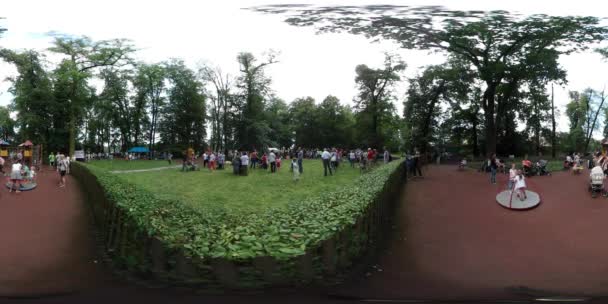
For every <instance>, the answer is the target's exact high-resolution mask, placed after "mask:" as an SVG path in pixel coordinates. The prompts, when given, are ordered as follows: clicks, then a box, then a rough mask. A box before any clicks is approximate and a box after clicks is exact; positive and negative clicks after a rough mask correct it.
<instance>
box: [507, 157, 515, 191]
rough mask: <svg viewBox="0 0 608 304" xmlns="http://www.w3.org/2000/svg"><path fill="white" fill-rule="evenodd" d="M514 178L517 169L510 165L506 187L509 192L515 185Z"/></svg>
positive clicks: (513, 164)
mask: <svg viewBox="0 0 608 304" xmlns="http://www.w3.org/2000/svg"><path fill="white" fill-rule="evenodd" d="M516 177H517V169H515V163H512V164H511V169H510V170H509V185H508V186H507V187H508V188H509V190H513V185H514V184H515V180H516V179H515V178H516Z"/></svg>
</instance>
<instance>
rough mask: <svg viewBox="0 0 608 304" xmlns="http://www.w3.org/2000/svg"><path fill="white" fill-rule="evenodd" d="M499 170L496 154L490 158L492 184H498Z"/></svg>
mask: <svg viewBox="0 0 608 304" xmlns="http://www.w3.org/2000/svg"><path fill="white" fill-rule="evenodd" d="M497 170H498V164H497V163H496V154H492V157H491V158H490V183H492V184H496V171H497Z"/></svg>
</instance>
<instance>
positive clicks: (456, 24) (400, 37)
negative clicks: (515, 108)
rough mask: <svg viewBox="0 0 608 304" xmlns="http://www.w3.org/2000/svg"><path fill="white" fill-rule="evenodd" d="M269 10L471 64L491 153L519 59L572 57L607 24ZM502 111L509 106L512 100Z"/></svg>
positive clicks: (453, 14)
mask: <svg viewBox="0 0 608 304" xmlns="http://www.w3.org/2000/svg"><path fill="white" fill-rule="evenodd" d="M254 10H256V11H260V12H264V13H290V14H291V16H290V17H289V18H287V19H286V22H287V23H288V24H291V25H295V26H317V28H318V29H319V31H320V32H336V31H346V32H349V33H352V34H357V35H365V36H367V37H370V38H375V39H390V40H394V41H396V42H398V43H400V44H401V46H402V47H403V48H407V49H428V50H436V51H445V52H447V53H449V54H452V55H455V56H458V57H460V58H462V59H463V60H465V61H466V62H468V63H469V64H470V65H471V66H472V67H474V68H475V70H476V71H477V73H478V77H479V79H480V80H482V81H483V82H484V84H485V87H484V90H483V95H482V99H481V100H480V106H481V108H482V109H483V111H484V122H485V126H484V127H485V141H486V153H487V154H488V155H489V154H492V153H494V152H496V144H497V121H496V118H497V117H498V118H500V117H502V116H501V115H500V113H497V112H498V110H499V108H500V107H501V103H502V102H507V103H508V102H509V100H512V99H510V98H506V99H502V100H497V94H499V86H501V84H503V82H504V81H505V80H506V82H507V83H509V82H511V86H512V87H516V86H517V84H518V83H517V82H518V81H513V80H517V79H516V78H511V81H509V75H510V74H511V73H513V71H514V70H518V69H519V70H521V67H522V64H521V63H522V62H525V61H528V60H529V59H531V58H536V57H538V56H539V54H540V53H543V52H547V51H549V52H552V53H555V54H556V55H558V56H559V55H560V54H569V53H572V52H575V51H579V50H582V49H586V48H587V47H588V45H589V44H591V43H595V42H599V41H602V40H603V39H605V38H606V35H607V34H608V28H606V27H603V26H599V21H600V20H599V18H596V17H572V16H567V17H562V16H546V15H531V16H528V17H525V18H517V17H516V16H512V15H510V14H508V13H507V12H505V11H492V12H480V11H469V12H463V11H453V10H448V9H445V8H443V7H439V6H427V7H406V6H391V5H367V6H329V7H309V6H297V5H294V6H289V5H277V6H265V7H256V8H254ZM502 107H503V108H512V107H511V106H509V105H505V106H502Z"/></svg>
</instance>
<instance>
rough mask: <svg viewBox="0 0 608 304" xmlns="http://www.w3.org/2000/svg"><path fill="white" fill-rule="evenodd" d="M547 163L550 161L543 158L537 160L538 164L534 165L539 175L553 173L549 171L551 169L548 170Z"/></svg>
mask: <svg viewBox="0 0 608 304" xmlns="http://www.w3.org/2000/svg"><path fill="white" fill-rule="evenodd" d="M547 163H548V161H546V160H544V159H541V160H539V161H537V162H536V164H535V165H534V167H535V168H534V169H535V171H536V174H537V175H541V176H542V175H551V173H550V172H549V170H547Z"/></svg>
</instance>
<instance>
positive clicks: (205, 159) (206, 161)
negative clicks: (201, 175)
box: [203, 152, 209, 168]
mask: <svg viewBox="0 0 608 304" xmlns="http://www.w3.org/2000/svg"><path fill="white" fill-rule="evenodd" d="M208 165H209V153H207V152H205V153H203V168H206V167H207V166H208Z"/></svg>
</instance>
